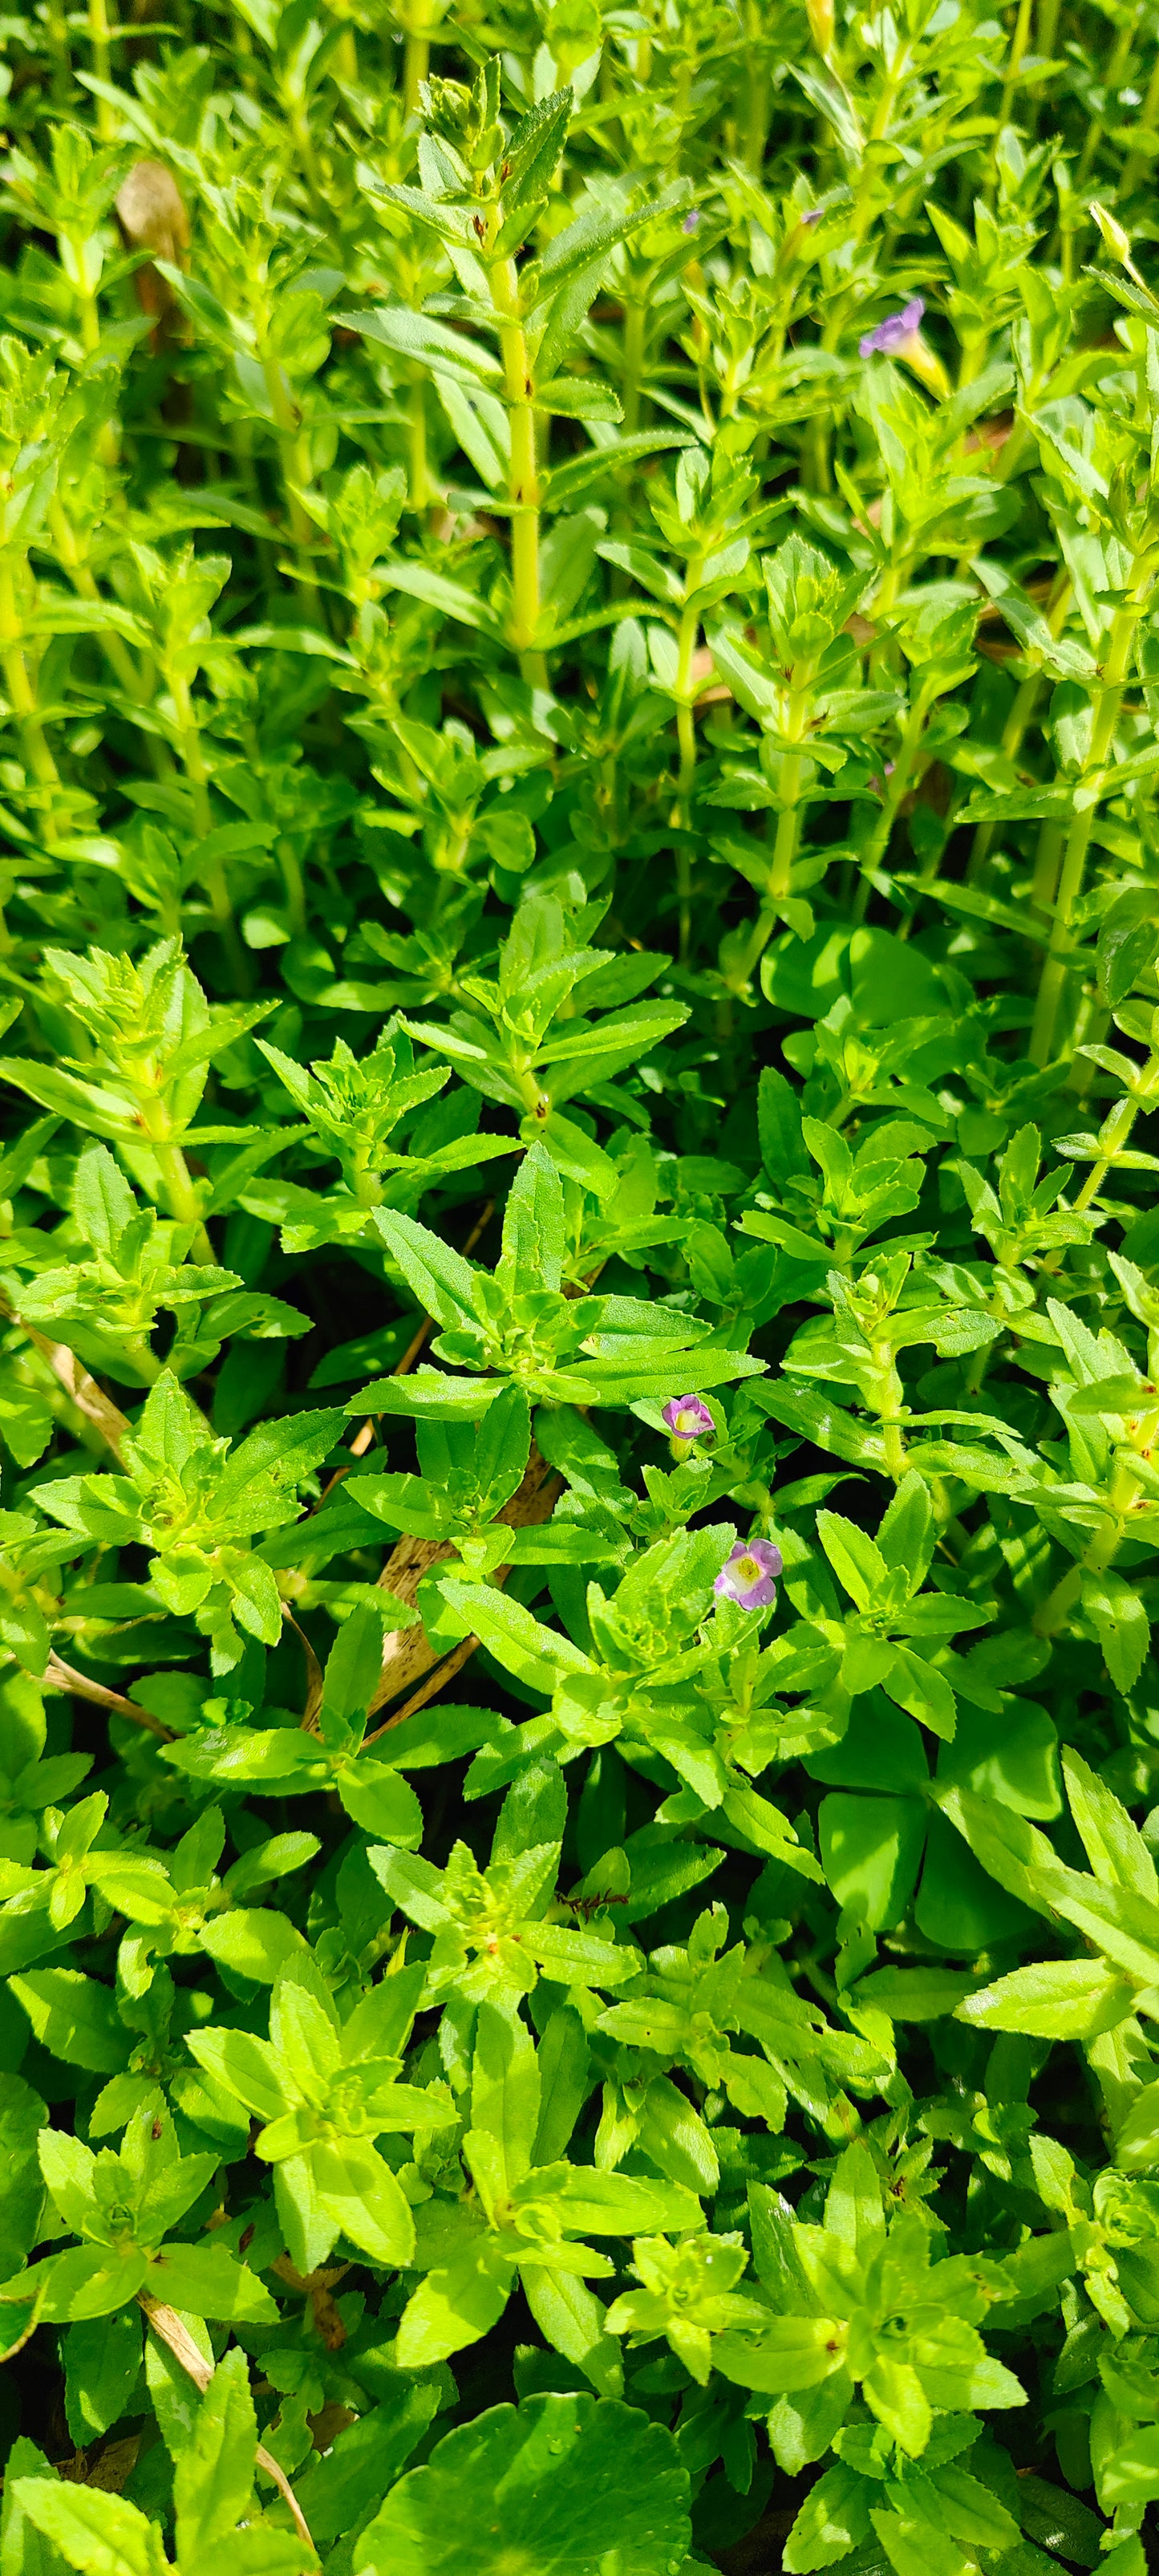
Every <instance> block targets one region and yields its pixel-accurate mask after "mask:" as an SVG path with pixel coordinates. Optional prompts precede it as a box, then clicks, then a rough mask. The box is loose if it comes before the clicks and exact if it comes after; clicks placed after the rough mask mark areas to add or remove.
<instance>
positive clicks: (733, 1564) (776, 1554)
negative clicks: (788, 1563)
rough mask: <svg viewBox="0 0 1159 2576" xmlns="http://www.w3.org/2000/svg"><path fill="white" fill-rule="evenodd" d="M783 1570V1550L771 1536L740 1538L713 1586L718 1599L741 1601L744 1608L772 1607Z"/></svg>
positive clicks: (765, 1608) (761, 1608)
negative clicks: (775, 1545)
mask: <svg viewBox="0 0 1159 2576" xmlns="http://www.w3.org/2000/svg"><path fill="white" fill-rule="evenodd" d="M780 1571H781V1551H780V1548H779V1547H774V1545H773V1542H772V1540H771V1539H768V1538H738V1540H737V1543H736V1546H735V1547H734V1548H733V1549H732V1550H731V1553H730V1554H729V1556H728V1557H727V1558H726V1559H725V1562H724V1564H723V1565H722V1567H721V1569H720V1572H719V1574H718V1575H717V1578H716V1581H715V1583H714V1584H713V1587H712V1588H713V1591H714V1592H715V1594H716V1597H717V1600H718V1601H738V1602H739V1603H740V1606H741V1609H742V1610H771V1609H772V1606H773V1603H774V1601H775V1600H776V1597H777V1576H778V1574H779V1573H780Z"/></svg>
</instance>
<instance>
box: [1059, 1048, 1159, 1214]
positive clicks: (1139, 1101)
mask: <svg viewBox="0 0 1159 2576" xmlns="http://www.w3.org/2000/svg"><path fill="white" fill-rule="evenodd" d="M1156 1098H1159V1050H1156V1051H1155V1052H1154V1053H1153V1054H1152V1055H1150V1056H1149V1057H1148V1059H1147V1062H1146V1064H1145V1065H1144V1067H1143V1070H1142V1072H1141V1074H1140V1076H1139V1080H1138V1083H1137V1084H1136V1087H1135V1089H1134V1090H1133V1091H1128V1092H1125V1093H1124V1095H1123V1098H1122V1099H1121V1100H1117V1101H1116V1102H1115V1106H1114V1108H1113V1109H1112V1110H1111V1111H1110V1113H1109V1115H1108V1116H1107V1117H1106V1118H1104V1120H1103V1124H1102V1129H1101V1131H1100V1135H1099V1160H1098V1162H1097V1163H1092V1165H1091V1168H1090V1171H1089V1172H1088V1173H1087V1177H1086V1179H1085V1181H1084V1182H1083V1185H1082V1188H1081V1190H1080V1191H1079V1194H1078V1197H1077V1199H1076V1200H1075V1206H1076V1208H1088V1207H1089V1206H1090V1203H1091V1200H1092V1199H1093V1198H1097V1196H1098V1193H1099V1191H1100V1190H1101V1188H1102V1186H1103V1183H1104V1181H1105V1180H1106V1177H1107V1174H1108V1172H1109V1171H1110V1168H1111V1165H1112V1163H1113V1162H1114V1159H1115V1156H1116V1154H1121V1153H1122V1150H1123V1147H1124V1145H1125V1144H1126V1142H1127V1138H1128V1137H1129V1135H1130V1133H1131V1129H1132V1127H1133V1126H1134V1124H1135V1120H1136V1118H1137V1117H1138V1115H1139V1112H1140V1110H1141V1109H1149V1108H1151V1107H1152V1105H1153V1103H1154V1101H1155V1099H1156Z"/></svg>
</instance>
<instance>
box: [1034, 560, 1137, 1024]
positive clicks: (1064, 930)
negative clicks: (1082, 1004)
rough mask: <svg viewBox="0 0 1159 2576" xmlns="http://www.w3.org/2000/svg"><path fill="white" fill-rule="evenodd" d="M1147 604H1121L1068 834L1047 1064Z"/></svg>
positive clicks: (1048, 1010)
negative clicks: (1102, 786)
mask: <svg viewBox="0 0 1159 2576" xmlns="http://www.w3.org/2000/svg"><path fill="white" fill-rule="evenodd" d="M1138 585H1139V566H1138V562H1137V561H1136V565H1135V569H1134V575H1133V578H1132V581H1131V584H1130V588H1131V590H1132V592H1134V591H1135V590H1136V589H1137V588H1138ZM1143 605H1144V603H1143V601H1142V600H1141V599H1140V600H1137V601H1136V600H1132V601H1131V602H1129V604H1128V605H1127V606H1126V607H1125V608H1120V609H1119V610H1118V612H1117V614H1116V617H1115V621H1114V624H1113V626H1112V628H1111V646H1110V651H1109V653H1108V655H1107V662H1106V668H1105V671H1104V674H1103V680H1102V685H1101V687H1100V689H1099V693H1098V697H1097V700H1096V706H1095V721H1094V727H1093V730H1092V733H1091V747H1090V752H1089V754H1088V757H1087V761H1086V764H1085V766H1084V769H1083V774H1082V778H1081V780H1080V782H1079V784H1080V786H1081V787H1082V789H1083V792H1084V803H1083V806H1082V809H1081V811H1080V812H1078V813H1076V815H1075V817H1074V821H1073V822H1072V824H1071V827H1070V832H1069V835H1068V838H1067V844H1066V849H1065V852H1064V854H1063V862H1062V875H1061V878H1060V880H1059V889H1058V901H1057V903H1056V905H1055V911H1054V928H1053V930H1052V932H1051V937H1050V946H1049V948H1048V949H1047V953H1046V957H1045V959H1044V961H1043V968H1042V977H1041V981H1040V983H1039V987H1038V1000H1037V1004H1036V1006H1035V1013H1034V1026H1033V1029H1032V1031H1031V1036H1030V1060H1031V1063H1032V1064H1036V1065H1045V1064H1047V1063H1048V1062H1049V1060H1050V1053H1051V1048H1052V1047H1053V1045H1054V1032H1055V1022H1056V1020H1057V1018H1058V1010H1059V1004H1060V1002H1061V1000H1062V994H1063V987H1064V985H1065V983H1066V978H1067V973H1068V971H1069V963H1070V952H1071V922H1072V920H1073V917H1074V909H1075V905H1076V903H1077V902H1078V899H1079V895H1080V894H1081V892H1082V882H1083V871H1084V869H1085V866H1086V857H1087V850H1088V848H1089V845H1090V837H1091V830H1092V826H1093V824H1094V819H1095V811H1096V807H1097V804H1098V787H1099V783H1100V780H1101V775H1102V771H1103V768H1104V766H1105V763H1106V759H1107V754H1108V752H1109V751H1110V748H1111V744H1112V742H1113V741H1114V735H1115V726H1116V724H1117V722H1118V718H1119V710H1120V708H1121V706H1122V703H1123V691H1124V688H1125V686H1126V677H1127V668H1128V664H1129V662H1130V658H1131V647H1132V645H1133V643H1134V640H1135V629H1136V627H1137V625H1138V623H1139V620H1140V617H1141V616H1142V614H1143Z"/></svg>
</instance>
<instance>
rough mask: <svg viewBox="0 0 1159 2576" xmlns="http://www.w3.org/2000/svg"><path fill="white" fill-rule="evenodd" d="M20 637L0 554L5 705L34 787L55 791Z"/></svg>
mask: <svg viewBox="0 0 1159 2576" xmlns="http://www.w3.org/2000/svg"><path fill="white" fill-rule="evenodd" d="M20 636H21V619H20V611H19V608H18V606H17V601H16V584H15V580H14V577H13V566H12V559H11V556H10V555H8V554H6V553H5V554H0V670H3V673H4V685H5V688H6V689H7V691H8V699H9V704H10V705H11V708H12V712H13V715H14V716H15V718H16V721H17V724H18V726H19V728H20V739H21V742H22V743H23V746H24V758H25V763H26V766H27V767H28V769H30V770H31V772H32V776H33V777H34V779H35V780H36V783H37V786H38V787H44V788H50V789H51V788H59V786H60V783H61V781H60V772H59V770H58V769H57V766H56V762H55V761H54V759H53V757H52V753H51V752H50V750H49V748H48V744H47V742H46V741H45V738H44V727H43V725H42V724H41V721H40V717H39V714H38V712H37V706H36V692H35V690H34V688H33V686H32V682H31V680H30V678H29V676H28V665H27V662H26V661H25V658H24V650H23V646H22V644H21V641H20ZM56 837H57V824H56V817H55V815H54V814H53V813H52V812H51V810H49V811H48V812H47V813H46V814H45V816H44V838H45V840H46V841H50V842H51V841H55V839H56Z"/></svg>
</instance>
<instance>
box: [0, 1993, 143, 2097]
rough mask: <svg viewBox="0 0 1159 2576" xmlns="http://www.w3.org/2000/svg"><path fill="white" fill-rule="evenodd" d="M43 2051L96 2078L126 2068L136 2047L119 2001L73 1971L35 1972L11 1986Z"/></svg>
mask: <svg viewBox="0 0 1159 2576" xmlns="http://www.w3.org/2000/svg"><path fill="white" fill-rule="evenodd" d="M9 1986H10V1992H11V1993H12V1994H14V1995H15V1997H16V2000H17V2002H18V2003H20V2004H22V2005H23V2007H24V2010H25V2012H26V2013H27V2015H28V2018H29V2021H30V2022H31V2024H32V2027H33V2030H34V2031H35V2033H36V2037H37V2039H38V2040H39V2041H40V2043H41V2046H42V2047H43V2048H47V2049H50V2050H51V2051H52V2053H53V2055H54V2056H56V2057H63V2058H65V2059H66V2060H67V2061H68V2063H69V2064H70V2065H73V2066H83V2067H87V2068H88V2070H89V2071H90V2073H92V2074H95V2075H113V2074H116V2073H118V2072H119V2070H120V2068H121V2067H122V2066H127V2065H128V2062H129V2055H130V2052H131V2050H132V2047H133V2036H132V2032H131V2031H128V2030H126V2028H125V2025H124V2023H123V2021H122V2020H121V2016H120V2014H119V2012H118V2011H117V2006H116V2000H115V1997H114V1996H113V1995H112V1994H111V1992H110V1990H109V1988H108V1987H107V1986H102V1985H100V1984H98V1982H97V1979H96V1978H95V1977H85V1976H81V1974H80V1973H79V1971H78V1970H77V1969H75V1968H33V1969H30V1970H29V1971H28V1973H27V1974H26V1975H25V1976H22V1977H13V1978H11V1979H10V1981H9Z"/></svg>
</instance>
